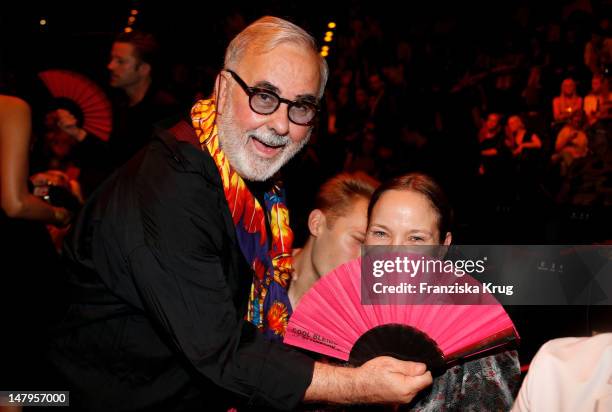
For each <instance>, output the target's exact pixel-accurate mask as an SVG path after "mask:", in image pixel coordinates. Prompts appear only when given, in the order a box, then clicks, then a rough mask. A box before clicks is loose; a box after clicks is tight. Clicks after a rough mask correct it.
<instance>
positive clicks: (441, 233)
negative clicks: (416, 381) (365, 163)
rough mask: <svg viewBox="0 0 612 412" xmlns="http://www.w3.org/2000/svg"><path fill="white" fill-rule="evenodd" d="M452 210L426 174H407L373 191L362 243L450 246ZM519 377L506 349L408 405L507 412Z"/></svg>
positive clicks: (462, 368)
mask: <svg viewBox="0 0 612 412" xmlns="http://www.w3.org/2000/svg"><path fill="white" fill-rule="evenodd" d="M451 224H452V210H451V207H450V204H449V203H448V201H447V199H446V196H445V195H444V193H443V192H442V190H441V188H440V186H438V184H437V183H436V182H434V181H433V179H431V178H430V177H429V176H426V175H423V174H419V173H410V174H406V175H403V176H399V177H396V178H394V179H391V180H389V181H387V182H384V183H383V184H382V185H380V186H379V187H378V189H376V191H375V192H374V194H373V195H372V198H371V199H370V204H369V206H368V229H367V232H366V238H365V244H366V245H388V246H396V245H398V246H400V245H401V246H408V245H450V243H451V241H452V234H451ZM519 376H520V370H519V361H518V354H517V352H516V351H506V352H502V353H499V354H497V355H495V356H487V357H482V358H479V359H475V360H471V361H468V362H465V363H463V364H460V365H457V366H454V367H452V368H451V369H449V370H447V371H446V373H445V374H444V375H442V376H439V377H437V378H434V382H433V386H432V387H431V391H429V390H425V391H423V393H421V394H420V395H419V396H418V397H417V398H415V401H413V403H412V404H411V406H412V407H413V408H414V410H418V411H440V410H461V411H463V410H469V411H494V410H495V411H497V410H509V409H510V407H511V406H512V403H513V401H514V395H515V393H516V389H517V387H516V386H517V383H518V379H519Z"/></svg>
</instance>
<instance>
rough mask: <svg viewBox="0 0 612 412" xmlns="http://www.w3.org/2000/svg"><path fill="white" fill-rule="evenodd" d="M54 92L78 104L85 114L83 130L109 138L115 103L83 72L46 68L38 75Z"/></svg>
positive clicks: (52, 92)
mask: <svg viewBox="0 0 612 412" xmlns="http://www.w3.org/2000/svg"><path fill="white" fill-rule="evenodd" d="M38 77H40V79H41V80H42V81H43V83H44V84H45V86H46V87H47V89H48V90H49V92H50V93H51V95H52V96H53V97H55V98H65V99H69V100H72V101H73V102H74V103H76V104H77V105H78V106H79V108H80V109H81V112H82V113H83V129H85V130H86V131H88V132H89V133H91V134H93V135H95V136H98V137H99V138H101V139H102V140H104V141H107V140H108V138H109V136H110V133H111V130H112V127H113V111H112V108H111V103H110V101H109V100H108V98H107V97H106V94H105V93H104V91H103V90H102V89H101V88H100V87H99V86H98V85H97V84H96V83H94V82H93V81H91V80H90V79H88V78H87V77H85V76H83V75H82V74H79V73H75V72H71V71H68V70H46V71H44V72H41V73H39V74H38Z"/></svg>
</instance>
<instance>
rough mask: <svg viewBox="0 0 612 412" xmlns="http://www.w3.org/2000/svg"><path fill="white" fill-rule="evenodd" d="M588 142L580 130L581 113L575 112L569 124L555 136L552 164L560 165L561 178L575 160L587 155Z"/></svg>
mask: <svg viewBox="0 0 612 412" xmlns="http://www.w3.org/2000/svg"><path fill="white" fill-rule="evenodd" d="M588 146H589V140H588V138H587V135H586V133H585V132H584V131H583V130H582V112H580V111H578V112H575V113H574V115H573V116H572V119H571V121H570V122H569V123H567V124H566V125H565V126H563V129H561V131H560V132H559V134H558V135H557V141H556V143H555V153H554V154H553V155H552V161H553V163H559V164H560V171H561V176H565V175H567V171H568V169H569V167H570V166H571V164H572V163H573V162H574V160H575V159H579V158H581V157H584V156H586V155H587V152H588Z"/></svg>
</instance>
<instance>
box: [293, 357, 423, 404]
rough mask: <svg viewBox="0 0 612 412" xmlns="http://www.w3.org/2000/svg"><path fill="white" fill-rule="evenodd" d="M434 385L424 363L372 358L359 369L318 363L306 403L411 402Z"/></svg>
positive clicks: (306, 396) (305, 397)
mask: <svg viewBox="0 0 612 412" xmlns="http://www.w3.org/2000/svg"><path fill="white" fill-rule="evenodd" d="M431 382H432V376H431V373H430V372H428V371H427V370H426V366H425V365H424V364H422V363H416V362H407V361H400V360H397V359H394V358H390V357H387V356H381V357H378V358H375V359H372V360H370V361H369V362H366V363H365V364H363V365H362V366H361V367H359V368H342V367H335V366H330V365H325V364H321V363H317V364H315V370H314V375H313V378H312V383H311V384H310V386H309V387H308V390H307V391H306V394H305V396H304V401H314V402H328V403H340V404H363V403H382V404H401V403H408V402H410V401H411V400H412V399H413V398H414V397H415V395H416V394H417V393H418V392H419V391H420V390H422V389H424V388H426V387H427V386H429V385H431Z"/></svg>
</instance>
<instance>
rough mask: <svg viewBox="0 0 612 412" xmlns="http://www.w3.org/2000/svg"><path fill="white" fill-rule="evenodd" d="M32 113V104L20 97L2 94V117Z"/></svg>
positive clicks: (0, 103) (0, 111) (7, 117)
mask: <svg viewBox="0 0 612 412" xmlns="http://www.w3.org/2000/svg"><path fill="white" fill-rule="evenodd" d="M29 114H30V105H28V103H26V102H25V101H24V100H22V99H20V98H19V97H14V96H7V95H0V118H2V119H11V118H13V117H14V116H19V115H21V116H27V115H29Z"/></svg>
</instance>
